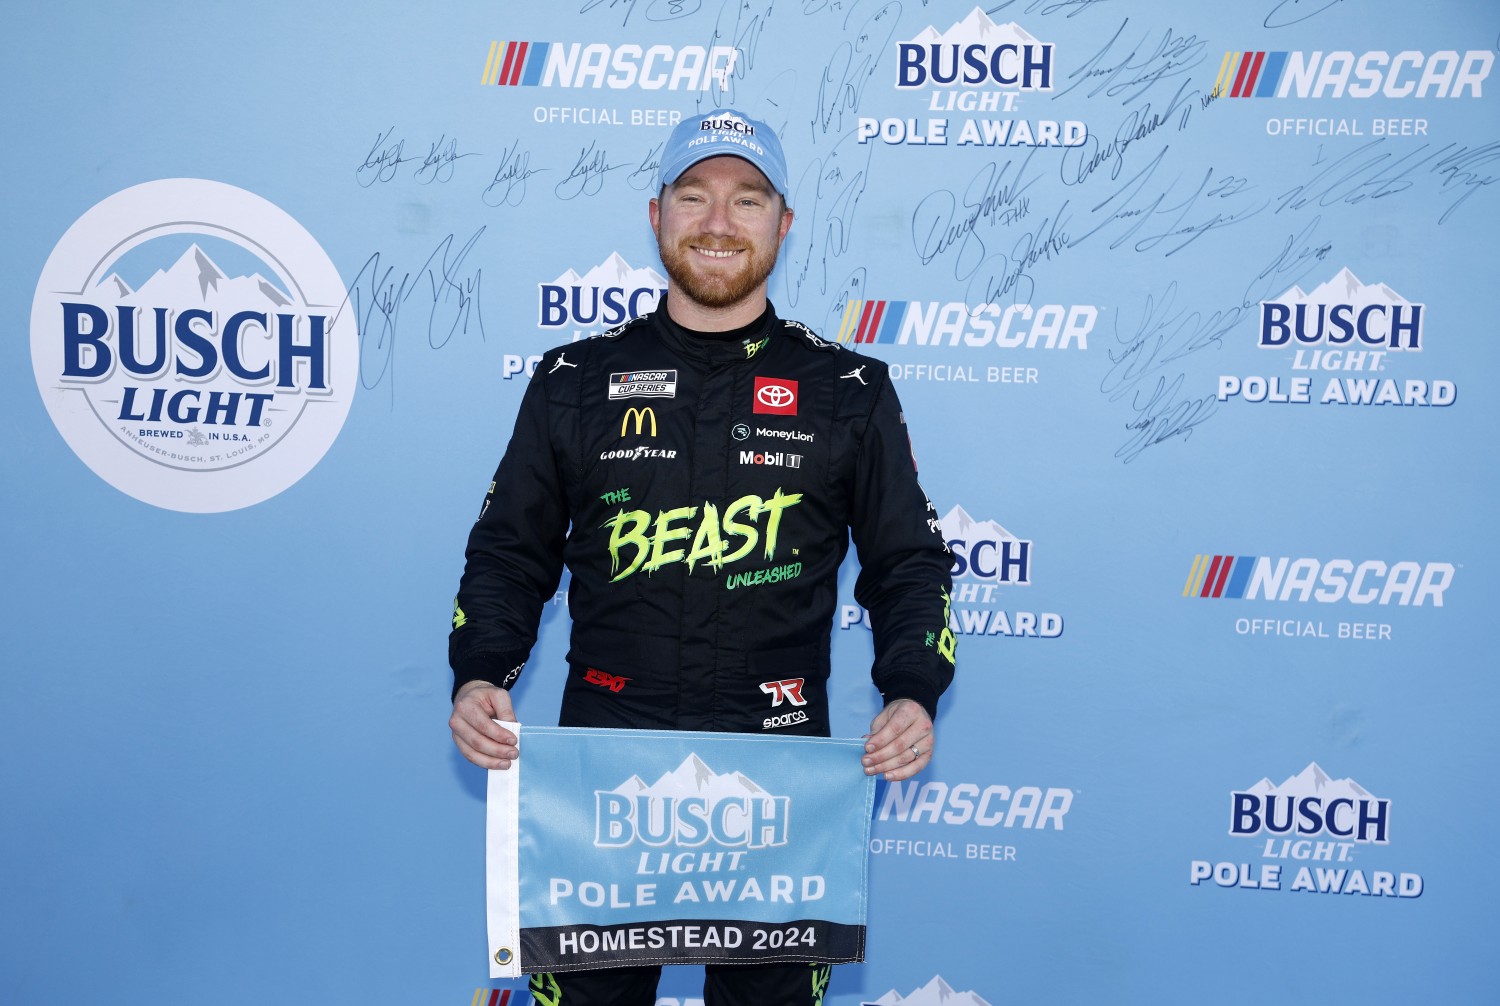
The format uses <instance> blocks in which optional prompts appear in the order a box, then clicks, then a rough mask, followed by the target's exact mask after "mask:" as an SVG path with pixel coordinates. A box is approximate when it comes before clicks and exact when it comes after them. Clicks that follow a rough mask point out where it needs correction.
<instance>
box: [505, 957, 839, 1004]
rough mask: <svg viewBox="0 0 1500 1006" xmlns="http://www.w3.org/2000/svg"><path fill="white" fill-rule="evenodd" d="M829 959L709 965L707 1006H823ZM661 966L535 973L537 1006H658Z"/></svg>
mask: <svg viewBox="0 0 1500 1006" xmlns="http://www.w3.org/2000/svg"><path fill="white" fill-rule="evenodd" d="M830 971H831V968H830V967H829V965H827V964H709V965H707V966H706V967H705V968H704V980H703V1006H822V1003H823V994H824V992H826V991H827V990H828V977H829V973H830ZM660 978H661V968H660V967H659V966H658V967H630V968H601V969H599V970H598V971H567V972H558V973H554V974H541V975H532V976H531V998H532V999H533V1000H534V1001H535V1002H536V1004H537V1006H656V983H657V981H658V980H659V979H660Z"/></svg>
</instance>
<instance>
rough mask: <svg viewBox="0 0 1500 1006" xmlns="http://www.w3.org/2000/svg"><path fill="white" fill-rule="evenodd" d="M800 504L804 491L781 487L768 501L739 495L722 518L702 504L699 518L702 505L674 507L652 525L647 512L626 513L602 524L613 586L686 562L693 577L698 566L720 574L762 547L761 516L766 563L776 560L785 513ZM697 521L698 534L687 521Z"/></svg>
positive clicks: (725, 509) (712, 508)
mask: <svg viewBox="0 0 1500 1006" xmlns="http://www.w3.org/2000/svg"><path fill="white" fill-rule="evenodd" d="M801 502H802V494H801V493H784V492H782V491H781V490H780V489H777V490H776V492H775V493H773V494H772V495H771V498H770V499H761V498H760V497H759V496H755V495H749V496H741V497H740V498H739V499H737V500H735V501H734V502H733V503H731V504H729V506H727V507H725V508H724V515H723V517H722V518H721V517H720V516H719V508H718V507H716V506H714V505H713V504H712V503H704V504H703V508H702V511H703V512H702V516H701V517H699V508H698V507H692V506H687V507H676V508H674V509H671V510H661V511H658V512H657V514H656V520H655V521H654V522H653V521H652V519H651V514H650V512H649V511H647V510H623V509H622V510H621V511H620V512H619V513H617V514H615V515H614V516H613V517H611V518H610V519H609V520H607V521H605V522H604V523H603V525H601V526H602V527H607V528H609V571H610V572H611V573H613V574H614V576H613V577H611V579H610V582H611V583H618V582H619V581H621V580H623V579H625V578H626V577H627V576H631V575H633V574H635V573H637V572H640V571H642V570H644V571H645V572H647V573H654V572H656V571H657V570H658V569H661V568H662V567H663V566H666V565H669V564H670V563H674V562H686V563H687V567H688V572H689V573H691V572H692V571H693V570H694V569H695V568H696V567H697V565H698V563H700V562H702V563H706V564H707V565H708V567H709V569H711V570H713V571H714V572H718V571H719V570H720V569H722V568H723V567H724V566H725V565H727V564H729V563H732V562H735V561H737V560H739V559H743V558H744V557H745V556H747V555H749V554H750V553H751V552H752V551H753V550H754V549H755V546H756V545H757V544H759V543H760V541H761V538H762V528H761V525H760V519H761V518H762V517H765V518H766V521H765V525H764V539H765V549H764V555H765V557H766V558H767V559H772V558H775V556H776V536H777V534H778V532H779V531H780V530H781V513H782V511H783V510H786V509H787V508H788V507H794V506H796V505H797V504H798V503H801ZM694 517H698V527H697V530H696V531H695V530H693V529H692V527H691V526H690V525H689V523H688V522H689V521H691V520H692V519H693V518H694ZM648 528H649V529H650V531H649V533H648V532H647V529H648ZM689 538H691V539H692V540H691V542H690V543H688V544H687V545H686V546H685V547H684V546H682V545H678V544H677V543H678V542H687V541H688V539H689ZM735 539H740V540H739V541H737V542H736V541H735ZM731 545H733V546H734V547H733V548H732V549H731V548H730V546H731ZM627 549H628V550H629V553H630V554H629V560H630V561H629V562H628V563H625V564H624V568H623V569H622V568H621V565H622V564H621V553H622V552H624V551H626V550H627Z"/></svg>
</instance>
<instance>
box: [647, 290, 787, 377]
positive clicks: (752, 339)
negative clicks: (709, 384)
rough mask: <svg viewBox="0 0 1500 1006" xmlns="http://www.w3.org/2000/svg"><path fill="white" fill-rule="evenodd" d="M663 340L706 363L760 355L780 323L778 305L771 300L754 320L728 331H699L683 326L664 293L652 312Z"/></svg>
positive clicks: (679, 350)
mask: <svg viewBox="0 0 1500 1006" xmlns="http://www.w3.org/2000/svg"><path fill="white" fill-rule="evenodd" d="M652 320H653V321H654V322H655V323H656V329H657V331H658V332H660V333H661V337H662V341H663V342H665V343H666V344H667V345H668V346H669V347H671V349H673V350H674V351H675V352H678V353H680V354H682V355H683V356H684V357H686V358H687V359H690V360H693V361H694V362H697V363H701V364H704V365H712V364H723V363H734V362H737V361H748V360H750V359H751V358H753V357H754V356H755V355H756V351H757V350H758V349H759V348H760V347H761V345H763V343H764V340H765V339H767V338H768V337H769V336H770V334H771V332H772V330H773V328H774V327H775V325H776V323H777V318H776V308H775V307H774V306H773V305H772V304H771V302H770V301H769V300H768V301H766V309H765V310H764V311H762V312H761V315H760V317H759V318H756V319H755V320H754V321H752V322H751V323H750V324H748V325H746V326H744V327H743V328H736V329H731V330H730V331H728V332H697V331H694V330H692V329H689V328H683V327H682V326H681V325H679V324H677V322H675V321H673V320H672V318H671V316H670V315H668V314H667V300H666V297H665V296H663V297H662V299H661V303H660V304H658V305H657V307H656V311H655V312H653V314H652Z"/></svg>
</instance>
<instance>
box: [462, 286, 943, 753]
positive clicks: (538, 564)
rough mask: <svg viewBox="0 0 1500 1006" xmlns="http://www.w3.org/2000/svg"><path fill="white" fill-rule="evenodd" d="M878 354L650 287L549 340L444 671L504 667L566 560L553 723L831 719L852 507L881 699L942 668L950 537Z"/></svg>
mask: <svg viewBox="0 0 1500 1006" xmlns="http://www.w3.org/2000/svg"><path fill="white" fill-rule="evenodd" d="M904 423H905V419H904V417H903V415H902V413H901V406H900V404H899V402H898V401H897V398H896V393H895V390H894V389H893V388H892V387H891V383H890V378H889V376H888V374H887V373H886V369H885V367H884V365H883V364H881V363H880V362H879V361H877V360H874V359H871V358H869V357H865V356H861V355H859V354H857V353H853V352H850V351H848V350H846V349H843V348H842V347H840V346H838V345H837V344H834V343H830V342H827V341H825V340H823V339H821V338H819V337H818V336H816V335H815V334H813V332H812V331H811V330H809V329H807V328H806V327H804V326H803V325H801V324H798V323H796V322H787V321H782V320H780V319H778V318H777V317H776V315H775V311H774V309H772V308H770V307H769V306H768V308H767V310H766V312H765V313H764V314H763V315H762V317H761V318H760V320H759V321H758V322H757V323H756V324H755V325H753V326H751V327H750V329H748V330H741V331H740V332H739V333H735V334H732V335H731V336H730V337H729V338H718V339H715V338H712V337H705V336H702V335H698V334H693V333H688V332H687V331H685V330H683V329H682V328H680V327H678V326H677V325H676V324H675V323H673V322H672V321H671V320H670V319H669V318H668V317H667V313H666V307H665V302H663V305H662V306H661V307H659V308H658V310H657V311H656V312H655V313H654V314H651V315H649V316H647V317H644V318H638V319H636V320H634V321H632V322H630V323H628V324H626V325H623V326H621V327H620V328H618V329H614V330H612V331H610V332H608V333H605V334H604V335H602V336H599V337H597V338H593V339H589V340H585V341H580V342H575V343H572V344H570V345H567V346H563V347H560V348H557V349H553V350H551V351H549V352H548V353H546V354H545V355H544V356H543V357H542V360H541V363H540V364H539V365H538V367H537V369H536V374H535V376H534V378H533V379H532V381H531V384H530V386H529V387H528V388H527V391H526V395H525V398H524V400H523V401H522V403H521V409H520V413H519V414H518V416H517V418H516V427H515V434H514V436H513V437H512V438H511V442H510V446H509V447H508V448H507V450H506V452H505V457H504V458H503V459H502V460H501V462H500V467H499V470H498V471H497V472H496V473H495V478H494V482H493V483H492V484H491V486H490V490H489V493H488V494H487V495H486V497H485V501H484V507H483V510H482V511H481V513H480V516H479V519H478V520H477V521H476V523H475V524H474V527H473V530H472V532H471V533H470V535H469V543H468V549H467V552H466V556H467V564H466V566H465V569H464V574H463V578H462V581H461V583H460V585H459V592H458V597H457V599H456V602H455V612H454V618H453V626H454V628H453V633H452V635H451V637H450V640H449V659H450V662H451V663H452V665H453V669H454V678H455V681H454V689H455V690H457V688H458V687H459V686H460V685H462V684H464V683H465V682H467V681H471V680H476V679H479V680H485V681H490V682H493V683H495V684H497V685H501V686H502V687H509V686H510V685H511V684H512V683H513V682H514V681H515V679H516V676H517V674H519V672H520V669H521V666H522V665H523V664H524V663H525V661H526V658H527V655H528V654H529V652H530V650H531V647H532V644H533V643H534V642H535V641H536V632H537V625H538V621H539V619H540V616H541V611H542V606H543V605H544V604H545V603H546V602H547V601H548V600H549V599H550V598H551V597H552V596H553V594H554V592H555V591H556V589H557V584H558V580H559V577H560V575H561V569H562V566H563V564H564V563H566V564H567V567H568V569H569V570H570V572H571V574H572V583H571V586H570V587H569V591H568V602H569V609H570V613H571V615H572V623H573V628H572V639H571V649H570V651H569V653H568V664H569V676H568V682H567V686H566V689H565V692H564V695H563V707H562V713H561V717H560V722H561V724H562V725H564V726H602V727H626V728H630V727H637V728H643V727H652V728H666V729H681V730H718V731H741V732H756V733H759V732H763V731H775V732H782V733H790V734H816V735H821V736H827V734H828V732H829V716H828V700H827V679H828V669H829V633H830V629H831V627H832V622H833V617H834V612H835V607H836V605H837V600H838V598H837V593H838V569H839V565H840V563H841V562H842V561H843V559H844V554H845V552H846V551H847V549H848V541H849V538H848V533H849V532H850V531H852V533H853V538H854V544H855V548H856V549H857V551H858V555H859V560H860V567H861V568H860V573H859V578H858V581H857V583H856V585H855V590H854V594H855V598H856V600H858V601H859V603H860V604H861V605H863V606H864V607H865V608H866V609H868V610H869V612H870V622H871V625H872V627H873V629H874V637H875V663H874V667H873V670H872V672H871V674H872V676H873V678H874V681H875V684H876V686H877V687H878V688H879V689H880V691H881V693H882V695H883V696H884V697H885V699H886V701H887V702H889V701H892V700H895V699H898V698H910V699H914V700H916V701H917V702H918V703H920V704H921V705H922V706H923V707H924V708H925V709H926V710H927V712H928V714H929V715H935V713H936V706H937V699H938V696H939V695H940V694H942V692H943V690H944V689H945V688H946V687H947V686H948V684H949V682H950V681H951V680H952V677H953V660H954V636H953V634H952V633H951V632H950V631H949V628H948V610H947V608H948V592H949V588H950V583H951V581H950V577H949V566H950V562H951V559H950V557H949V555H948V552H947V549H946V547H945V546H944V543H943V538H942V534H941V532H940V530H939V527H938V523H937V521H936V516H937V514H936V512H935V511H934V509H933V507H932V504H931V503H930V502H929V501H928V499H927V497H926V495H925V494H924V493H923V491H922V488H921V487H920V486H919V485H918V483H917V475H916V470H915V465H914V463H913V459H912V453H911V445H910V441H909V439H908V437H907V433H906V428H905V425H904Z"/></svg>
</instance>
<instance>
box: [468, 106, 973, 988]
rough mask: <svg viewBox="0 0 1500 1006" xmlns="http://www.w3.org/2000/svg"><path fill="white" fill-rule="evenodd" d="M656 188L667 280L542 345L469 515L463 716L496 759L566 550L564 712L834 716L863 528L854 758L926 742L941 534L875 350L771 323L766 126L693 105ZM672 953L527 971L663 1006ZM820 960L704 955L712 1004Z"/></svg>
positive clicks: (740, 720)
mask: <svg viewBox="0 0 1500 1006" xmlns="http://www.w3.org/2000/svg"><path fill="white" fill-rule="evenodd" d="M661 180H662V186H661V191H660V192H659V193H658V195H657V197H656V198H654V199H652V200H651V202H650V206H649V215H650V220H651V228H652V230H653V231H654V232H655V234H656V239H657V244H658V247H659V249H660V253H661V260H662V264H663V265H664V266H665V267H666V270H667V276H668V284H667V296H666V298H665V300H664V301H663V303H662V304H661V305H660V306H659V307H658V308H657V310H656V311H655V312H653V313H652V314H650V315H647V316H645V317H643V318H637V319H635V320H633V321H631V322H629V323H627V324H625V325H622V326H620V327H619V328H616V329H613V330H611V331H609V332H605V333H604V334H603V335H601V336H599V337H597V338H595V339H590V340H587V341H584V342H578V343H572V344H569V345H567V346H563V347H560V348H557V349H554V350H552V351H550V352H548V353H547V354H545V355H544V356H543V358H542V362H541V365H540V366H538V367H537V370H536V376H535V377H534V378H533V380H532V382H531V385H530V386H529V387H528V389H527V391H526V397H525V399H524V400H523V401H522V403H521V409H520V413H519V415H518V416H517V419H516V428H515V432H514V434H513V435H512V437H511V441H510V445H509V447H508V448H507V449H506V452H505V456H504V458H503V459H502V460H501V462H500V467H499V469H498V470H497V472H496V473H495V477H494V480H493V482H492V483H491V485H490V490H489V493H488V494H487V495H486V497H485V502H484V506H483V509H482V510H481V511H480V515H479V519H478V520H477V521H476V522H475V524H474V527H473V530H472V531H471V532H470V535H469V544H468V550H467V552H466V558H467V563H466V566H465V569H464V574H463V578H462V580H461V581H460V584H459V591H458V597H457V599H456V601H455V608H454V617H453V632H452V635H451V636H450V638H449V661H450V663H451V664H452V666H453V672H454V707H453V715H452V718H451V719H450V721H449V725H450V727H451V729H452V731H453V739H454V742H455V743H456V744H457V745H458V748H459V750H460V751H461V752H463V754H464V756H465V757H466V758H468V759H469V760H470V761H472V762H474V763H475V764H476V765H480V766H483V767H484V768H488V769H508V768H509V767H510V765H511V763H512V762H514V761H515V760H516V759H517V758H518V757H519V756H520V752H519V747H518V744H517V737H516V735H515V734H514V733H512V732H510V731H509V730H506V729H505V728H504V726H502V725H501V724H500V723H496V722H495V721H496V720H500V721H502V722H505V721H509V722H515V720H516V716H515V713H514V710H513V708H512V706H511V701H510V695H509V691H508V689H509V688H510V687H511V686H512V685H513V684H514V683H515V681H516V678H517V676H518V675H519V674H520V672H521V669H522V667H523V666H524V665H525V663H526V660H527V658H528V656H529V654H530V652H531V647H532V645H533V643H535V641H536V632H537V624H538V621H539V619H540V617H541V612H542V607H543V605H544V604H545V603H546V601H547V599H548V598H550V597H551V596H552V595H553V592H554V591H555V590H556V589H557V584H558V580H559V578H560V576H561V572H562V567H563V566H564V565H566V566H567V568H568V570H569V572H570V573H571V574H572V581H571V584H570V586H569V589H568V607H569V612H570V614H571V615H572V619H573V627H572V639H571V648H570V650H569V652H568V658H567V662H568V680H567V684H566V686H565V688H564V692H563V704H562V712H561V715H560V717H559V722H560V724H561V725H563V726H592V727H617V728H625V729H630V728H653V729H678V730H715V731H736V732H749V733H757V734H764V735H774V734H778V733H779V734H803V735H816V736H827V735H828V733H829V709H828V689H827V683H828V673H829V634H830V629H831V627H832V622H833V615H834V609H835V606H836V604H837V601H838V570H839V566H840V564H841V563H842V562H843V560H844V556H845V553H846V552H847V550H848V542H849V538H850V535H851V533H852V536H853V540H854V544H855V548H856V549H857V551H858V555H859V561H860V573H859V577H858V580H857V582H856V584H855V588H854V594H855V598H856V599H857V600H858V601H859V602H860V604H862V605H863V606H864V607H865V608H867V609H868V610H869V612H870V621H871V625H872V626H873V628H874V637H875V660H874V665H873V668H872V670H871V676H872V678H873V679H874V683H875V685H876V687H877V688H878V689H879V690H880V692H881V694H882V696H883V697H884V701H885V705H884V708H883V709H882V710H881V711H880V713H879V714H878V715H876V717H875V719H874V721H873V722H872V723H871V726H870V734H869V737H868V740H867V742H866V744H865V748H864V755H863V759H862V760H863V766H864V771H865V772H866V773H867V774H870V775H876V774H879V775H882V776H884V777H885V778H886V779H888V780H892V781H895V780H901V779H907V778H909V777H911V776H912V775H915V774H916V773H917V772H919V771H920V770H921V769H922V768H924V767H925V766H926V765H927V763H928V762H929V760H930V759H931V757H932V745H933V718H934V716H935V715H936V711H937V700H938V697H939V696H940V695H941V694H942V693H943V691H944V690H945V689H946V688H947V686H948V684H949V682H950V681H951V680H952V677H953V663H954V636H953V633H952V632H951V631H950V629H949V625H948V617H949V612H948V591H949V588H950V578H949V566H950V557H949V555H948V551H947V548H946V547H945V545H944V544H943V539H942V535H941V533H940V530H939V528H938V523H937V521H936V519H935V517H936V511H935V510H934V509H933V507H932V504H931V503H930V502H929V501H928V500H927V497H926V495H925V494H924V493H923V491H922V488H921V486H920V485H918V483H917V473H916V469H915V466H914V465H913V461H912V452H911V445H910V441H909V439H908V437H907V433H906V428H905V419H904V417H903V415H902V412H901V405H900V403H899V402H898V401H897V399H896V393H895V390H894V389H893V388H892V387H891V384H890V379H889V377H888V375H887V373H886V368H885V366H884V365H883V364H881V363H879V362H878V361H876V360H873V359H870V358H868V357H863V356H860V355H858V354H855V353H851V352H849V351H847V350H845V349H843V348H842V347H840V346H839V345H837V344H836V343H830V342H827V341H825V340H823V339H821V338H819V337H818V336H817V335H816V334H814V333H813V332H812V330H811V329H809V328H807V327H806V326H804V325H802V324H800V323H798V322H794V321H783V320H782V319H780V318H778V317H777V316H776V312H775V309H774V308H773V307H772V305H771V303H770V302H769V300H768V299H767V296H766V288H767V282H768V280H769V277H770V275H771V272H772V270H773V269H774V268H775V265H776V257H777V254H778V252H779V251H780V248H781V244H782V241H783V240H784V239H785V238H786V235H787V231H788V230H789V229H790V227H791V225H792V210H791V209H790V208H789V207H788V205H787V192H788V184H787V168H786V158H785V156H784V155H783V153H782V149H781V143H780V141H779V140H778V139H777V137H776V135H775V133H774V132H772V130H771V128H770V127H769V126H767V125H766V124H765V123H763V122H759V121H757V120H755V119H752V118H750V117H749V116H747V115H744V114H742V113H740V112H736V111H734V110H732V109H720V110H716V111H713V112H709V113H707V114H706V115H699V116H696V117H694V118H690V119H685V120H683V121H682V122H681V123H680V124H678V126H677V127H676V128H675V129H674V130H673V132H672V134H671V136H670V138H669V139H668V140H667V143H666V146H665V148H664V149H663V151H662V161H661ZM660 970H661V969H660V968H659V967H646V968H640V967H633V968H614V969H605V970H599V971H589V972H578V973H567V974H555V975H537V976H534V978H533V980H532V995H533V998H535V999H536V1000H537V1002H539V1003H543V1004H546V1006H575V1004H576V1006H652V1004H653V1003H654V1002H655V1001H656V984H657V980H658V978H659V977H660ZM827 986H828V969H827V968H826V967H810V966H809V965H806V964H764V965H745V964H736V965H730V964H723V965H709V966H708V967H707V978H706V984H705V1003H706V1004H707V1006H814V1004H817V1003H819V1002H821V1001H822V998H823V994H824V992H825V990H826V989H827Z"/></svg>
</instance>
